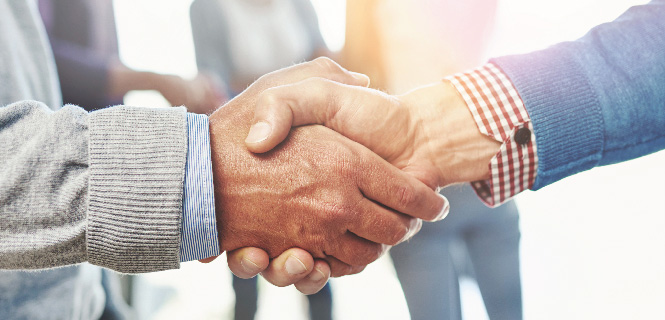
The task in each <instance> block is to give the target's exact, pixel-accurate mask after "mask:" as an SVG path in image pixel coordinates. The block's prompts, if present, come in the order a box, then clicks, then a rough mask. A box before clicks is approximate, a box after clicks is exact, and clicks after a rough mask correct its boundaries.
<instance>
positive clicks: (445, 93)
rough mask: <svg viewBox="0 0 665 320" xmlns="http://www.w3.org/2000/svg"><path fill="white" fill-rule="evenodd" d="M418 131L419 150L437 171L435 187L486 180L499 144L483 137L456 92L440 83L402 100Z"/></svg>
mask: <svg viewBox="0 0 665 320" xmlns="http://www.w3.org/2000/svg"><path fill="white" fill-rule="evenodd" d="M403 98H404V101H406V102H407V103H408V104H409V105H411V106H412V110H414V113H415V115H414V117H415V118H416V119H417V122H418V124H419V125H420V126H421V127H422V134H423V138H422V139H421V140H422V143H421V148H423V149H425V150H426V154H428V155H429V157H430V161H431V162H432V163H433V164H434V165H435V167H436V168H437V171H438V177H437V180H438V185H439V186H446V185H450V184H453V183H457V182H468V181H476V180H484V179H487V178H489V166H488V164H489V162H490V160H491V159H492V157H494V155H496V153H497V152H498V151H499V148H500V147H501V144H500V143H499V142H497V141H495V140H494V139H492V138H490V137H487V136H485V135H483V134H482V133H481V132H480V131H479V130H478V127H477V125H476V123H475V122H474V120H473V117H472V115H471V112H470V111H469V108H468V107H467V105H466V103H465V102H464V100H463V99H462V97H461V96H460V95H459V93H458V92H457V90H455V88H454V87H453V86H452V85H451V84H450V83H448V82H447V81H442V82H439V83H435V84H431V85H429V86H425V87H421V88H419V89H416V90H414V91H411V92H409V93H407V94H405V95H404V96H403Z"/></svg>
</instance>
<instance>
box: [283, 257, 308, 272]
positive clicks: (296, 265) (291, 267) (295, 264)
mask: <svg viewBox="0 0 665 320" xmlns="http://www.w3.org/2000/svg"><path fill="white" fill-rule="evenodd" d="M284 267H285V268H286V272H288V273H289V274H293V275H296V274H301V273H303V272H305V271H307V267H305V264H304V263H302V261H300V259H298V258H296V257H295V256H290V257H288V258H287V259H286V263H285V264H284Z"/></svg>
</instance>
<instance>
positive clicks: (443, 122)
mask: <svg viewBox="0 0 665 320" xmlns="http://www.w3.org/2000/svg"><path fill="white" fill-rule="evenodd" d="M254 123H267V124H268V125H269V126H270V127H271V129H272V130H271V131H270V134H269V135H268V136H267V137H265V138H264V139H256V138H257V137H254V136H252V134H251V131H250V135H249V137H248V139H247V140H246V143H247V147H248V149H249V150H251V151H253V152H257V153H261V152H266V151H268V150H271V149H272V148H273V147H274V146H275V145H277V144H279V143H280V142H281V141H282V139H283V137H285V135H287V134H288V133H289V130H291V126H302V125H307V124H322V125H325V126H326V127H329V128H332V129H334V130H335V131H337V132H340V133H341V134H343V135H345V136H346V137H348V138H350V139H352V140H354V141H356V142H359V143H361V144H363V145H365V146H366V147H368V148H369V149H370V150H372V151H373V152H376V153H377V154H378V155H380V156H381V157H383V158H384V159H386V160H387V161H389V162H390V163H392V164H393V165H395V166H396V167H398V168H400V169H402V170H404V171H406V172H410V173H412V174H413V175H414V176H417V177H418V178H419V179H421V180H422V181H425V182H426V183H427V184H428V185H430V186H431V187H443V186H446V185H449V184H452V183H457V182H467V181H475V180H481V179H486V178H488V177H489V168H488V166H487V164H488V163H489V161H490V159H491V158H492V157H493V156H494V155H495V154H496V152H497V151H498V150H499V147H500V144H499V143H498V142H496V141H494V140H493V139H491V138H488V137H486V136H484V135H483V134H481V133H480V131H479V130H478V129H477V127H476V125H475V122H474V120H473V118H472V116H471V113H470V112H469V110H468V108H467V107H466V104H465V103H464V101H463V100H462V99H461V97H459V95H458V94H457V91H456V90H455V89H454V88H453V87H452V86H451V85H450V84H448V83H446V82H441V83H436V84H432V85H430V86H425V87H421V88H418V89H416V90H413V91H411V92H409V93H406V94H404V95H402V96H391V95H388V94H385V93H383V92H380V91H376V90H372V89H367V88H358V87H353V86H348V85H344V84H340V83H335V82H332V81H328V80H325V79H316V78H312V79H307V80H304V81H301V82H299V83H295V84H290V85H284V86H279V87H275V88H271V89H269V90H266V91H265V92H263V94H262V95H261V97H260V98H259V101H258V103H257V106H256V112H255V118H254Z"/></svg>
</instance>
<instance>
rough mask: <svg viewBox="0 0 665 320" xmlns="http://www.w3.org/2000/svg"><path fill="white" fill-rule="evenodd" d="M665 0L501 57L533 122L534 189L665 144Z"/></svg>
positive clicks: (636, 155) (636, 8)
mask: <svg viewBox="0 0 665 320" xmlns="http://www.w3.org/2000/svg"><path fill="white" fill-rule="evenodd" d="M664 21H665V1H652V2H651V3H650V4H648V5H644V6H637V7H634V8H631V9H630V10H628V11H627V12H626V13H625V14H623V15H622V16H621V17H620V18H618V19H617V20H615V21H613V22H611V23H607V24H603V25H600V26H598V27H596V28H594V29H592V30H591V31H590V32H589V33H588V34H587V35H585V36H584V37H583V38H581V39H580V40H577V41H573V42H566V43H561V44H558V45H555V46H553V47H550V48H548V49H545V50H542V51H538V52H534V53H530V54H526V55H518V56H509V57H503V58H498V59H494V60H493V62H494V63H495V64H497V65H498V66H499V67H500V68H501V69H502V70H503V71H504V72H505V73H506V75H507V76H508V78H510V80H511V81H512V82H513V84H514V86H515V88H516V89H517V91H518V92H519V94H520V96H521V98H522V100H523V101H524V104H525V107H526V109H527V111H528V113H529V115H530V117H531V120H532V121H533V127H534V131H535V132H534V133H535V136H536V144H537V146H538V159H539V166H538V174H537V177H536V181H535V184H534V186H533V188H534V189H539V188H541V187H543V186H546V185H548V184H551V183H553V182H555V181H558V180H560V179H562V178H565V177H567V176H569V175H572V174H575V173H577V172H580V171H584V170H588V169H591V168H593V167H595V166H599V165H606V164H611V163H616V162H619V161H625V160H628V159H632V158H636V157H639V156H642V155H645V154H648V153H651V152H654V151H657V150H660V149H662V148H664V147H665V108H663V106H664V105H665V90H663V86H662V84H663V83H665V62H664V61H665V23H664Z"/></svg>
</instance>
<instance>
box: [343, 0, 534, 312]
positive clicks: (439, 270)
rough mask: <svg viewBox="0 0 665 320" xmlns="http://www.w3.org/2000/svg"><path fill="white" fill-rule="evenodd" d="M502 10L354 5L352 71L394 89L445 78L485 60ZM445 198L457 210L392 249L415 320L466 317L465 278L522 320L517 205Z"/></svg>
mask: <svg viewBox="0 0 665 320" xmlns="http://www.w3.org/2000/svg"><path fill="white" fill-rule="evenodd" d="M496 7H497V1H495V0H474V1H463V2H458V1H445V0H437V1H423V0H418V1H409V2H403V1H397V0H393V1H391V0H388V1H374V0H373V1H348V2H347V28H346V30H347V39H346V46H345V47H344V51H343V56H344V60H343V61H344V66H345V67H347V68H349V70H354V71H358V72H362V73H365V74H368V75H370V78H371V79H372V86H373V87H375V88H379V89H382V90H386V91H388V92H390V93H401V92H404V91H407V90H408V89H410V88H413V87H416V86H419V85H422V84H426V83H429V82H432V81H437V80H440V78H441V75H445V74H453V73H456V72H459V71H462V70H465V69H467V68H469V67H472V66H475V65H477V64H479V63H480V62H481V60H482V56H483V52H484V49H485V47H486V45H487V43H488V40H489V38H490V36H491V30H492V27H493V26H494V17H495V14H496ZM441 192H442V193H443V194H445V195H446V197H447V198H448V200H449V201H450V203H451V207H452V208H453V211H452V212H451V214H450V215H449V216H448V217H447V218H446V219H445V221H444V222H440V223H427V224H424V225H423V228H422V229H421V231H420V234H419V235H418V237H414V238H413V239H411V240H410V241H409V242H407V243H404V244H402V245H400V246H396V247H395V248H392V249H391V250H390V254H391V257H392V259H393V262H394V266H395V270H396V272H397V276H398V278H399V280H400V283H401V285H402V289H403V291H404V295H405V297H406V301H407V304H408V307H409V312H410V314H411V318H412V319H414V320H420V319H461V317H462V312H461V301H460V285H459V280H460V279H461V278H462V277H470V278H474V279H475V280H476V281H477V283H478V287H479V289H480V292H481V294H482V297H483V301H484V304H485V309H486V310H487V313H488V315H489V318H490V319H492V320H495V319H521V318H522V291H521V281H520V265H519V240H520V230H519V215H518V210H517V207H516V205H515V203H514V202H513V201H510V202H508V203H506V204H504V205H503V206H501V207H499V208H495V209H491V208H488V207H487V206H485V205H483V204H482V203H481V201H480V200H479V199H478V197H477V196H476V195H475V193H474V192H473V189H472V188H471V187H470V186H454V187H448V188H445V189H443V190H442V191H441ZM413 261H428V262H429V263H427V264H422V263H413ZM433 266H436V267H433Z"/></svg>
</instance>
